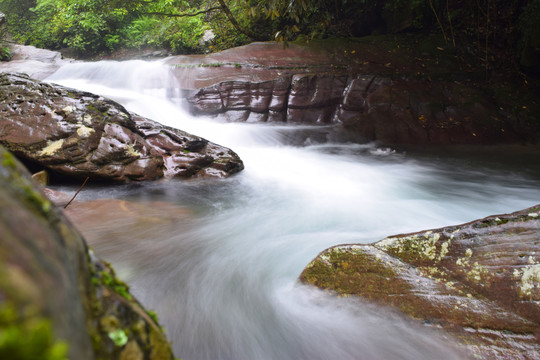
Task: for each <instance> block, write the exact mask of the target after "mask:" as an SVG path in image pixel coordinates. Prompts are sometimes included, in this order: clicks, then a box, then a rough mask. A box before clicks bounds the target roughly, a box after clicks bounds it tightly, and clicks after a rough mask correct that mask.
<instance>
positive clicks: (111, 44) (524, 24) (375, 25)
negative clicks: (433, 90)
mask: <svg viewBox="0 0 540 360" xmlns="http://www.w3.org/2000/svg"><path fill="white" fill-rule="evenodd" d="M539 1H540V0H512V1H505V0H476V1H474V2H471V1H467V0H387V1H385V0H332V1H327V0H269V1H263V0H193V1H185V0H128V1H122V0H0V11H4V12H5V13H6V14H7V19H8V23H9V24H8V25H9V30H10V32H11V34H12V36H13V37H14V38H15V39H16V40H18V41H20V42H23V43H27V44H33V45H36V46H40V47H47V48H56V49H58V48H62V47H71V48H73V49H75V50H77V51H79V52H80V53H82V54H85V53H87V54H95V53H99V52H102V51H113V50H116V49H119V48H126V47H128V48H146V47H156V48H168V49H170V50H171V51H172V52H174V53H193V52H204V51H209V50H221V49H225V48H229V47H233V46H238V45H242V44H245V43H247V42H250V41H253V40H273V39H275V40H279V41H290V40H294V39H296V38H298V37H302V38H306V39H308V40H309V39H315V38H324V37H328V36H363V35H369V34H374V33H379V34H380V33H394V32H403V31H415V32H424V33H426V34H429V33H433V32H437V33H439V34H441V35H442V37H443V38H444V40H445V43H446V45H447V46H449V47H459V46H463V47H468V48H469V50H468V51H471V52H475V53H476V55H477V57H478V58H479V59H481V61H483V62H484V63H485V64H486V69H488V65H489V64H488V63H489V62H490V61H491V62H492V61H494V60H490V59H494V58H495V57H496V56H497V55H498V53H497V54H496V52H497V51H498V52H499V53H504V56H505V57H508V54H509V53H513V54H514V55H515V54H516V53H517V49H516V45H515V44H516V43H518V39H519V37H521V40H520V41H519V43H520V44H521V45H520V49H521V50H520V55H521V58H522V59H525V58H527V57H530V56H531V49H532V50H534V49H535V48H536V47H538V46H537V43H536V41H537V39H538V38H540V35H539V34H538V32H539V31H540V30H539V27H538V26H536V24H537V23H538V21H539V17H540V16H539V15H538V14H539V10H538V9H539V7H540V5H538V3H539ZM518 20H519V26H517V24H518ZM518 27H519V29H518ZM209 29H211V30H212V31H213V32H214V34H215V36H216V37H215V39H214V40H213V43H212V44H209V45H208V47H206V48H205V47H204V46H207V45H203V46H202V45H200V44H199V42H200V39H201V36H202V35H203V34H204V32H205V31H206V30H209ZM471 44H474V45H475V46H471ZM532 55H535V56H536V55H537V54H535V53H534V52H533V53H532Z"/></svg>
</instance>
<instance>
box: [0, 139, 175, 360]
mask: <svg viewBox="0 0 540 360" xmlns="http://www.w3.org/2000/svg"><path fill="white" fill-rule="evenodd" d="M0 165H1V166H0V233H1V234H2V241H1V242H0V358H2V359H4V358H6V359H7V358H11V359H21V360H26V359H37V358H39V359H45V360H60V359H66V358H69V359H148V360H161V359H173V355H172V350H171V347H170V345H169V343H168V341H167V339H166V337H165V335H164V333H163V331H162V329H161V328H160V326H159V325H158V324H157V322H156V321H155V318H154V317H153V316H151V315H149V314H148V313H147V312H146V311H145V310H144V308H143V307H142V305H141V304H140V303H139V302H138V301H137V300H136V299H135V298H134V297H133V295H131V293H130V292H129V287H128V286H127V285H126V284H125V283H123V282H122V281H120V280H119V279H118V278H117V277H116V275H115V273H114V270H113V269H112V267H111V266H110V265H108V264H106V263H104V262H103V261H101V260H100V259H98V258H97V257H95V256H94V255H93V254H92V252H91V251H89V249H88V247H87V245H86V243H85V241H84V239H83V238H82V237H81V235H80V234H79V233H78V231H76V230H75V229H74V228H73V227H72V226H71V225H70V223H69V222H68V221H66V219H65V218H64V216H63V214H62V212H61V211H59V210H58V209H57V208H56V207H55V206H54V205H52V204H51V202H50V201H49V200H48V199H47V198H46V197H45V196H44V195H43V193H42V192H41V190H40V189H39V185H38V184H37V183H36V182H34V180H33V179H32V178H31V177H30V174H29V173H28V172H27V171H26V169H25V168H24V167H23V166H22V165H21V164H20V163H19V162H18V161H17V160H16V158H15V157H14V156H13V155H12V154H11V153H9V152H7V151H6V150H5V149H4V148H2V147H0ZM7 354H9V356H8V355H7ZM36 354H38V355H36ZM4 355H5V356H4Z"/></svg>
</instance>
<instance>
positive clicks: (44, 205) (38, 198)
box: [2, 152, 52, 215]
mask: <svg viewBox="0 0 540 360" xmlns="http://www.w3.org/2000/svg"><path fill="white" fill-rule="evenodd" d="M2 158H3V161H2V164H3V165H4V166H5V167H8V168H10V169H12V170H13V171H11V172H10V174H9V179H8V180H9V181H10V183H11V185H12V186H13V188H14V189H15V190H16V191H17V192H18V193H19V194H20V195H22V197H23V198H24V199H25V200H26V201H27V202H29V203H30V204H32V205H33V206H34V207H35V208H36V209H38V210H39V211H40V212H41V213H43V214H44V215H47V214H48V213H49V211H50V209H51V206H52V205H51V202H50V201H49V200H48V199H47V198H46V197H45V196H44V195H43V194H41V193H40V192H39V191H38V190H36V188H35V186H34V184H33V183H32V182H31V181H30V180H29V179H27V178H26V177H25V176H23V175H22V174H21V173H20V171H21V170H22V168H20V169H19V168H18V167H17V160H16V158H15V156H13V155H12V154H11V153H9V152H4V153H3V154H2Z"/></svg>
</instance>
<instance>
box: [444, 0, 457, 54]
mask: <svg viewBox="0 0 540 360" xmlns="http://www.w3.org/2000/svg"><path fill="white" fill-rule="evenodd" d="M446 15H447V16H448V23H449V24H450V34H452V45H454V48H455V47H456V38H455V36H454V27H453V26H452V17H451V16H450V8H449V6H448V0H446Z"/></svg>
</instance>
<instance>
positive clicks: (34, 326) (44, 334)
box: [0, 304, 68, 360]
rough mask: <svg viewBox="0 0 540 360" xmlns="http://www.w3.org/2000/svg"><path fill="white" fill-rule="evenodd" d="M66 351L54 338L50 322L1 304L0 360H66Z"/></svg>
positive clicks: (64, 345) (66, 346)
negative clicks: (21, 313)
mask: <svg viewBox="0 0 540 360" xmlns="http://www.w3.org/2000/svg"><path fill="white" fill-rule="evenodd" d="M67 351H68V344H67V343H65V342H63V341H57V339H55V337H54V334H53V331H52V326H51V322H50V320H48V319H45V318H43V317H40V316H21V315H20V314H19V312H18V311H17V310H16V308H15V307H14V306H13V305H10V304H2V305H0V359H10V360H35V359H40V360H66V359H67V357H66V354H67Z"/></svg>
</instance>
